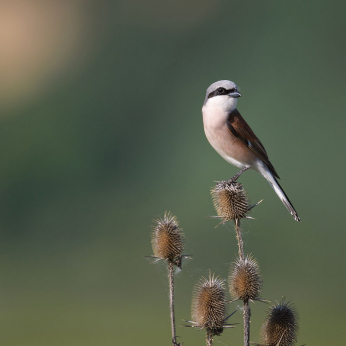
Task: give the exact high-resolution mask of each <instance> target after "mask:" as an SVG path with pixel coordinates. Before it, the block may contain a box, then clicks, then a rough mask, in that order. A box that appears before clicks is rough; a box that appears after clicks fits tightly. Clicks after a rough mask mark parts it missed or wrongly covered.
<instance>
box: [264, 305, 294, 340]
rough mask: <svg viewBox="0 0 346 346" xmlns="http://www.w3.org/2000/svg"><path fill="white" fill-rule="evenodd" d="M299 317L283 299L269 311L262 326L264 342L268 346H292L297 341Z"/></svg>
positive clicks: (292, 307)
mask: <svg viewBox="0 0 346 346" xmlns="http://www.w3.org/2000/svg"><path fill="white" fill-rule="evenodd" d="M298 329H299V326H298V315H297V312H296V310H295V308H294V306H293V305H292V304H290V303H289V302H287V303H286V302H285V299H282V301H281V302H280V303H276V304H274V305H273V306H271V307H270V308H269V310H268V314H267V318H266V320H265V322H264V324H263V326H262V330H261V337H262V342H263V343H264V344H266V345H268V346H276V345H280V346H291V345H294V344H295V343H296V341H297V334H298Z"/></svg>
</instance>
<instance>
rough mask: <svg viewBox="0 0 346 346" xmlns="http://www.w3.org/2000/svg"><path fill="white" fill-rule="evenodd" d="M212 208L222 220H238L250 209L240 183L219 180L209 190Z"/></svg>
mask: <svg viewBox="0 0 346 346" xmlns="http://www.w3.org/2000/svg"><path fill="white" fill-rule="evenodd" d="M211 195H212V198H213V203H214V208H215V210H216V212H217V215H218V216H219V217H220V218H222V219H223V222H226V221H232V220H236V219H238V220H240V219H242V218H244V217H246V214H247V212H248V211H249V210H250V209H251V207H250V206H249V200H248V197H247V196H246V192H245V190H244V188H243V185H242V184H241V183H237V182H233V181H219V182H218V183H217V184H216V186H215V187H214V188H212V190H211Z"/></svg>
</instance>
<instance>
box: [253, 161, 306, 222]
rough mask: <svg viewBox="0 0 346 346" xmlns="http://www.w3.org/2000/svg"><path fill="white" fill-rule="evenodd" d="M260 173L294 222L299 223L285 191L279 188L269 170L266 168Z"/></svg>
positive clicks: (298, 218)
mask: <svg viewBox="0 0 346 346" xmlns="http://www.w3.org/2000/svg"><path fill="white" fill-rule="evenodd" d="M261 168H262V167H261ZM260 172H261V174H262V175H263V176H264V177H265V178H266V179H267V180H268V183H269V184H270V185H271V187H272V188H273V189H274V191H275V192H276V194H277V195H278V196H279V198H280V199H281V201H282V203H283V204H284V206H285V207H286V209H287V210H288V211H289V212H290V214H291V215H292V216H293V218H294V220H296V221H298V222H300V217H299V216H298V214H297V212H296V210H295V209H294V207H293V205H292V203H291V202H290V200H289V199H288V197H287V195H286V194H285V191H284V190H283V189H282V187H281V186H280V184H279V183H278V181H277V180H276V178H275V176H274V175H273V173H272V172H271V171H270V169H269V168H268V167H265V169H261V170H260Z"/></svg>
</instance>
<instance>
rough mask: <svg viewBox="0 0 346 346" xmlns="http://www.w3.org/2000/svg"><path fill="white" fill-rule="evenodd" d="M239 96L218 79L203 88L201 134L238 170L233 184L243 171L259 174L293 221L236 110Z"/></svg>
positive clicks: (271, 170) (271, 172) (263, 156)
mask: <svg viewBox="0 0 346 346" xmlns="http://www.w3.org/2000/svg"><path fill="white" fill-rule="evenodd" d="M240 96H241V94H240V93H239V91H238V87H237V85H236V84H235V83H233V82H231V81H229V80H221V81H218V82H215V83H213V84H212V85H210V87H209V88H208V89H207V93H206V96H205V100H204V104H203V108H202V113H203V123H204V132H205V135H206V136H207V138H208V141H209V143H210V144H211V145H212V147H213V148H214V149H215V150H216V151H217V152H218V153H219V154H220V155H221V156H222V157H223V158H224V159H225V160H226V161H227V162H229V163H231V164H232V165H234V166H236V167H239V168H241V171H240V172H239V173H237V174H236V175H235V176H234V177H233V178H232V179H231V180H233V181H235V180H237V179H238V178H239V176H240V175H241V174H242V173H243V172H245V171H246V170H247V169H249V168H252V169H254V170H256V171H258V172H259V173H261V174H262V175H263V176H264V178H266V179H267V181H268V182H269V184H270V185H271V186H272V188H273V189H274V191H275V192H276V194H277V195H278V196H279V198H280V199H281V201H282V203H283V204H284V205H285V207H286V208H287V210H288V211H289V212H290V213H291V215H292V216H293V218H294V219H295V220H296V221H300V218H299V216H298V214H297V212H296V211H295V209H294V207H293V205H292V203H291V202H290V200H289V199H288V197H287V195H286V194H285V192H284V190H283V189H282V188H281V186H280V185H279V183H278V181H277V179H276V178H279V176H278V174H277V172H276V170H275V168H274V166H273V165H272V164H271V162H270V161H269V158H268V155H267V152H266V150H265V149H264V146H263V144H262V143H261V141H260V140H259V139H258V138H257V137H256V135H255V134H254V132H253V131H252V130H251V128H250V126H249V125H248V124H247V122H246V121H245V120H244V119H243V117H242V116H241V115H240V113H239V111H238V110H237V109H236V106H237V101H238V97H240Z"/></svg>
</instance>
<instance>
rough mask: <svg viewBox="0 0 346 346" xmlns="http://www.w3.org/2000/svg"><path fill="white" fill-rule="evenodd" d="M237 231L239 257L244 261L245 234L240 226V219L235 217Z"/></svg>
mask: <svg viewBox="0 0 346 346" xmlns="http://www.w3.org/2000/svg"><path fill="white" fill-rule="evenodd" d="M235 231H236V232H237V240H238V249H239V257H240V258H241V259H242V260H243V261H244V258H245V256H244V243H243V235H242V232H241V228H240V220H239V219H235Z"/></svg>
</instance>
